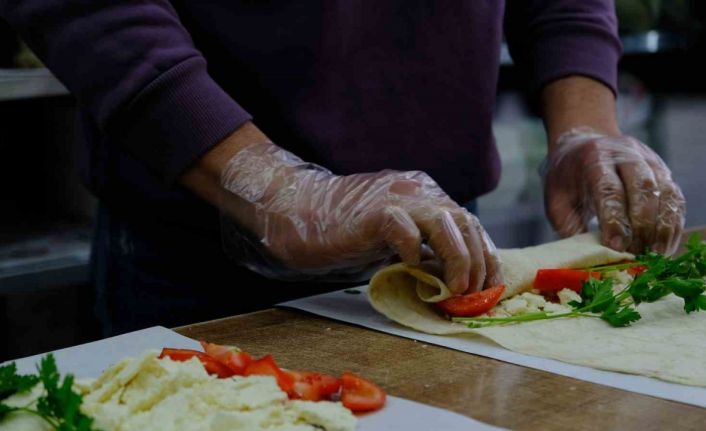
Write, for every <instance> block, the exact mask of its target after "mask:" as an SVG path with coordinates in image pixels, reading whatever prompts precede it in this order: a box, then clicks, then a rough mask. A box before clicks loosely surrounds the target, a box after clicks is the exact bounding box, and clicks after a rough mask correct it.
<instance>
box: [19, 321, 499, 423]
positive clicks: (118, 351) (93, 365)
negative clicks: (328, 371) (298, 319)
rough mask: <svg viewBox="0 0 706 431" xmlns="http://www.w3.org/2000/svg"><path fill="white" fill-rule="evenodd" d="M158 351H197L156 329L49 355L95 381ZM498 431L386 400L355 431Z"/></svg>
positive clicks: (32, 363)
mask: <svg viewBox="0 0 706 431" xmlns="http://www.w3.org/2000/svg"><path fill="white" fill-rule="evenodd" d="M162 347H175V348H181V349H199V350H200V348H201V347H200V346H199V343H198V342H197V341H195V340H192V339H191V338H188V337H184V336H182V335H180V334H177V333H176V332H174V331H170V330H169V329H166V328H162V327H158V326H157V327H154V328H148V329H144V330H142V331H137V332H131V333H129V334H124V335H120V336H118V337H113V338H108V339H105V340H100V341H96V342H94V343H88V344H83V345H81V346H76V347H71V348H68V349H62V350H57V351H55V352H53V353H54V357H55V358H56V362H57V366H58V367H59V370H60V371H61V373H62V374H64V373H72V374H73V375H74V376H76V377H77V378H83V377H97V376H98V375H99V374H100V373H101V372H103V370H105V369H106V368H108V367H109V366H110V365H112V364H114V363H115V362H117V361H119V360H120V359H122V358H124V357H126V356H137V355H139V354H140V353H142V352H144V351H145V350H149V349H156V350H158V349H161V348H162ZM42 356H44V355H36V356H30V357H28V358H23V359H18V360H15V361H12V362H15V363H16V364H17V369H18V372H20V373H33V372H35V370H36V365H37V363H39V360H40V358H41V357H42ZM500 429H501V428H496V427H492V426H490V425H487V424H484V423H482V422H479V421H476V420H474V419H471V418H468V417H465V416H463V415H459V414H457V413H454V412H450V411H447V410H443V409H439V408H436V407H431V406H427V405H424V404H420V403H416V402H414V401H409V400H405V399H402V398H397V397H388V401H387V405H386V406H385V408H384V409H382V410H380V411H378V412H375V413H372V414H369V415H365V416H362V417H361V418H360V420H359V421H358V430H359V431H398V430H405V431H428V430H445V431H465V430H482V431H491V430H500ZM174 431H178V430H174Z"/></svg>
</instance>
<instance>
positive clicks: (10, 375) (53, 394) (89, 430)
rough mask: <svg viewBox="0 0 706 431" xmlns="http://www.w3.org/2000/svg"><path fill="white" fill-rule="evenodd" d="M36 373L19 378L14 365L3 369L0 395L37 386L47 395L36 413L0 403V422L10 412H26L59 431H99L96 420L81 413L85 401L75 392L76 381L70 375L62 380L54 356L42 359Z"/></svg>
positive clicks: (0, 370)
mask: <svg viewBox="0 0 706 431" xmlns="http://www.w3.org/2000/svg"><path fill="white" fill-rule="evenodd" d="M37 372H38V375H36V376H20V375H18V374H17V367H16V366H15V364H14V363H12V364H10V365H6V366H4V367H0V393H5V392H6V393H8V394H9V395H7V396H10V395H12V394H14V393H19V392H23V391H26V390H28V389H30V388H32V386H34V385H35V384H37V383H38V382H41V383H42V385H43V386H44V395H42V396H41V397H39V399H37V406H36V410H35V409H32V408H30V407H23V408H17V407H10V406H8V405H5V404H2V403H0V420H2V418H3V417H4V416H6V415H7V414H8V413H10V412H13V411H16V410H24V411H27V412H28V413H32V414H36V415H38V416H40V417H41V418H42V419H44V420H45V421H46V422H47V423H48V424H50V425H51V426H52V427H53V428H55V429H56V430H57V431H96V430H95V429H94V428H93V419H92V418H90V417H88V416H86V415H85V414H83V413H82V412H81V403H82V401H83V398H82V397H81V395H79V394H77V393H76V392H74V390H73V385H74V377H73V376H72V375H70V374H68V375H66V376H65V377H64V379H63V380H62V379H61V375H60V374H59V370H58V369H57V366H56V361H55V360H54V356H53V355H52V354H49V355H47V356H45V357H44V358H42V360H41V361H40V364H39V366H38V367H37ZM2 391H5V392H2ZM0 399H2V398H0Z"/></svg>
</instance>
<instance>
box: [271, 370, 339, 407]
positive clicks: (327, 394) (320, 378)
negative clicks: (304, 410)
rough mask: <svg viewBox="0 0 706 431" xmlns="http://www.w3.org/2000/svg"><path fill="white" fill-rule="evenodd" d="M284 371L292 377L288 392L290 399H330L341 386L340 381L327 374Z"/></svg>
mask: <svg viewBox="0 0 706 431" xmlns="http://www.w3.org/2000/svg"><path fill="white" fill-rule="evenodd" d="M285 372H286V373H287V374H289V375H291V376H292V378H293V379H294V384H293V385H292V391H291V393H290V394H289V398H291V399H300V400H306V401H321V400H326V399H331V397H332V396H333V395H334V394H337V393H338V391H339V390H340V388H341V381H340V380H339V379H337V378H335V377H333V376H329V375H327V374H319V373H315V372H311V371H292V370H288V371H285Z"/></svg>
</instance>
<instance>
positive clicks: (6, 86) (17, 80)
mask: <svg viewBox="0 0 706 431" xmlns="http://www.w3.org/2000/svg"><path fill="white" fill-rule="evenodd" d="M67 94H69V91H68V90H67V89H66V87H64V85H63V84H62V83H61V82H59V80H58V79H56V77H54V75H52V74H51V72H49V69H45V68H42V69H0V102H2V101H8V100H18V99H29V98H34V97H50V96H63V95H67Z"/></svg>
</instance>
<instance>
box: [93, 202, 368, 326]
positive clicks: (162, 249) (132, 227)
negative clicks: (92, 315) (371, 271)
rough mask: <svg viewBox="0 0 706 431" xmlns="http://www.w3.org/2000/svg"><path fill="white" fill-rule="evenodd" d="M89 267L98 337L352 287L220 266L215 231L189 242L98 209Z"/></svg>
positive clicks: (170, 229)
mask: <svg viewBox="0 0 706 431" xmlns="http://www.w3.org/2000/svg"><path fill="white" fill-rule="evenodd" d="M91 261H92V277H93V280H94V283H95V288H96V290H95V294H96V298H95V303H96V313H97V317H98V319H99V321H100V323H101V326H102V335H103V336H112V335H117V334H121V333H125V332H129V331H134V330H137V329H142V328H146V327H149V326H154V325H162V326H166V327H174V326H179V325H184V324H189V323H196V322H200V321H205V320H211V319H216V318H221V317H226V316H233V315H236V314H241V313H247V312H251V311H255V310H261V309H264V308H268V307H271V306H272V305H274V304H276V303H278V302H281V301H286V300H289V299H294V298H297V297H302V296H308V295H314V294H318V293H323V292H327V291H330V290H335V289H343V288H346V287H350V286H352V285H353V284H351V283H348V284H345V283H344V284H342V283H329V284H325V283H315V282H297V283H293V282H283V281H278V280H269V279H267V278H264V277H262V276H260V275H258V274H255V273H253V272H251V271H249V270H247V269H246V268H243V267H240V266H238V265H237V264H236V263H234V262H232V261H230V260H228V259H227V258H226V257H225V255H224V254H223V252H222V249H221V241H220V235H219V234H218V232H217V230H214V231H213V232H211V233H203V232H200V233H198V234H197V233H195V232H194V231H191V230H188V229H184V228H183V227H181V226H177V225H174V224H170V223H168V222H165V221H149V220H148V219H145V218H140V219H139V220H135V219H131V218H129V217H126V216H121V215H120V214H119V213H116V212H114V211H110V210H108V209H106V207H105V206H101V207H100V209H99V211H98V217H97V220H96V232H95V237H94V241H93V250H92V259H91ZM357 284H360V283H357Z"/></svg>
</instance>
